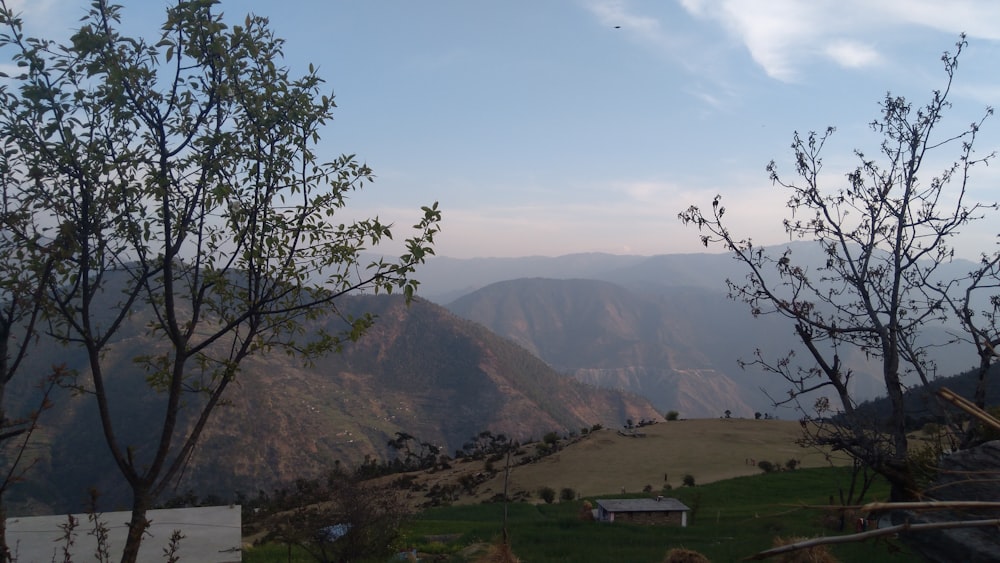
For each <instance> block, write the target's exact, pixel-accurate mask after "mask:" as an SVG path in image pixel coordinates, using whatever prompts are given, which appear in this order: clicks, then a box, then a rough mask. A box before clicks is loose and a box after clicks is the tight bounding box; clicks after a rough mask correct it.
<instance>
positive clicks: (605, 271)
mask: <svg viewBox="0 0 1000 563" xmlns="http://www.w3.org/2000/svg"><path fill="white" fill-rule="evenodd" d="M789 248H792V249H793V250H794V254H795V256H796V259H798V260H801V261H802V263H804V264H813V265H815V264H822V262H821V260H822V255H821V254H818V253H816V252H814V247H811V246H810V245H809V244H807V243H793V244H791V245H789ZM971 267H972V265H971V264H970V263H968V262H965V261H962V260H956V261H955V262H953V263H952V264H949V265H947V267H946V268H945V270H947V274H948V275H956V276H957V275H961V273H963V272H965V271H967V270H968V269H970V268H971ZM419 273H420V280H421V282H422V285H421V294H422V295H424V296H426V297H427V298H429V299H436V300H440V302H443V303H447V306H448V308H449V309H451V310H452V311H454V312H455V313H456V314H459V315H461V316H463V317H465V318H469V319H472V320H474V321H476V322H479V323H482V324H483V325H484V326H486V327H488V328H489V329H490V330H492V331H494V332H496V333H497V334H500V335H501V336H504V337H507V338H510V339H512V340H514V341H515V342H517V343H519V344H521V345H522V346H524V347H525V348H527V349H528V350H530V351H532V352H533V353H535V354H536V355H538V356H539V357H540V358H542V359H543V360H545V361H546V362H548V363H549V364H550V365H552V366H553V367H554V368H555V369H556V370H558V371H560V372H562V373H566V374H569V375H572V376H573V377H574V378H576V379H578V380H580V381H584V382H587V383H591V384H594V385H599V386H602V387H609V388H615V389H623V390H628V391H631V392H634V393H638V394H640V395H642V396H644V397H647V398H648V399H649V400H650V401H652V402H653V404H654V405H656V407H657V408H658V409H660V410H661V412H662V411H664V410H668V409H673V410H678V411H679V412H680V413H681V414H682V416H688V417H705V416H720V415H721V414H722V413H723V412H724V411H725V410H730V411H731V412H732V413H733V414H734V415H736V416H752V415H753V413H754V412H768V413H773V414H775V415H776V416H783V415H784V416H799V414H798V413H796V412H794V411H792V410H791V409H788V410H781V409H778V410H775V407H774V399H781V398H783V397H785V396H787V391H788V386H787V383H786V382H785V381H784V380H782V379H781V378H780V377H778V376H776V375H774V374H770V373H764V372H763V371H761V370H760V369H757V368H755V367H753V366H747V367H746V368H745V369H741V367H740V360H743V361H752V360H753V359H754V354H755V351H756V350H761V353H762V354H763V356H764V357H765V358H766V359H767V360H769V361H774V360H776V359H777V358H778V357H779V356H782V355H784V354H786V353H787V352H788V351H789V350H795V351H797V353H798V354H799V357H805V352H804V350H802V349H801V348H800V345H799V344H798V341H797V339H796V337H795V335H794V333H793V329H792V326H791V325H790V324H789V323H788V322H787V321H785V320H783V319H781V318H778V317H775V316H768V315H762V316H759V317H757V318H754V317H753V316H752V315H751V314H750V312H749V309H748V307H747V306H746V305H745V304H743V303H739V302H734V301H733V300H731V299H729V298H728V289H727V287H726V280H727V279H733V280H741V279H743V278H744V276H745V271H744V270H742V269H741V267H740V264H739V263H738V262H737V261H735V260H733V259H732V257H731V256H730V255H728V254H707V253H706V254H673V255H661V256H650V257H642V256H617V255H608V254H579V255H568V256H561V257H556V258H541V257H527V258H497V259H490V258H477V259H469V260H458V259H447V258H443V259H441V258H439V259H434V260H432V261H430V262H429V263H428V264H427V265H426V267H425V268H423V269H422V270H421V271H420V272H419ZM927 330H928V333H929V334H936V335H942V334H943V333H942V331H943V327H928V329H927ZM842 354H843V356H844V357H843V359H844V360H845V362H849V364H847V365H851V366H852V367H853V368H854V370H855V372H856V376H855V378H854V380H853V384H852V385H853V391H854V393H855V396H856V397H858V398H859V399H862V400H864V399H869V398H874V397H876V396H877V395H878V393H879V392H880V390H881V389H882V386H881V384H880V383H879V380H880V376H879V375H878V367H877V366H876V365H874V364H871V363H870V362H869V360H867V359H866V358H864V357H863V356H861V354H860V353H859V352H857V351H856V350H846V351H844V352H842ZM934 354H935V358H934V359H935V360H936V361H937V363H938V368H939V371H938V373H939V375H942V376H948V375H953V374H956V373H959V372H960V371H963V370H965V369H968V368H969V367H971V366H972V365H973V363H974V361H975V357H974V355H973V353H972V351H971V348H968V347H965V346H963V345H951V346H948V347H943V348H938V349H936V350H934Z"/></svg>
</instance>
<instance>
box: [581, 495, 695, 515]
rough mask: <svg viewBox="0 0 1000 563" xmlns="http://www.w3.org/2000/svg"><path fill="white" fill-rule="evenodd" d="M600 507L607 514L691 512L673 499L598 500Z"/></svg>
mask: <svg viewBox="0 0 1000 563" xmlns="http://www.w3.org/2000/svg"><path fill="white" fill-rule="evenodd" d="M597 506H600V507H601V508H603V509H604V510H606V511H608V512H684V511H688V510H691V509H690V508H688V507H687V506H686V505H685V504H684V503H683V502H681V501H679V500H677V499H675V498H666V497H658V499H657V498H623V499H600V500H598V501H597Z"/></svg>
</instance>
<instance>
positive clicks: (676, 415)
mask: <svg viewBox="0 0 1000 563" xmlns="http://www.w3.org/2000/svg"><path fill="white" fill-rule="evenodd" d="M680 416H681V413H679V412H677V411H667V416H666V417H664V418H666V419H667V420H677V419H678V418H680Z"/></svg>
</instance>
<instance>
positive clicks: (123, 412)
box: [8, 296, 658, 514]
mask: <svg viewBox="0 0 1000 563" xmlns="http://www.w3.org/2000/svg"><path fill="white" fill-rule="evenodd" d="M338 308H339V309H340V310H341V311H342V312H343V313H345V314H353V315H358V314H361V313H362V312H364V311H368V312H372V313H374V314H376V315H377V316H378V320H377V322H376V324H375V326H374V327H373V328H372V329H371V330H370V331H369V333H368V334H366V335H365V336H364V337H363V338H362V339H361V340H360V341H359V342H357V343H354V344H349V345H347V346H346V347H345V349H344V352H343V353H342V354H340V355H336V354H334V355H330V356H327V357H326V358H323V359H321V360H319V361H317V362H316V363H315V364H314V365H310V366H307V365H304V364H303V363H302V362H301V361H299V360H298V359H296V358H294V357H290V356H287V355H285V354H283V353H272V354H268V355H266V356H257V357H253V358H251V359H250V360H249V361H247V362H246V363H245V364H244V365H243V370H242V373H241V374H240V376H239V379H238V380H237V382H238V384H237V385H234V386H231V387H230V388H229V389H228V390H227V392H226V395H225V397H226V399H227V402H228V406H225V407H221V408H218V409H217V410H216V411H215V414H214V415H213V419H212V420H211V421H210V423H209V425H208V426H207V427H206V430H205V432H204V433H203V435H202V439H201V441H200V443H199V445H198V447H197V450H196V452H195V454H194V456H193V457H192V459H191V460H190V461H189V462H188V464H187V466H186V468H185V470H184V476H183V479H182V481H181V482H180V483H179V484H178V485H177V487H176V488H175V489H174V490H173V491H172V493H173V494H182V493H184V492H186V491H188V490H192V491H194V492H196V494H199V495H201V496H204V495H206V494H208V493H213V494H215V495H217V496H219V497H221V498H223V499H230V498H232V496H233V495H234V494H235V493H236V492H242V493H244V494H248V495H254V494H256V492H257V491H258V490H263V491H270V490H271V488H272V487H275V486H278V485H285V484H288V483H290V482H291V481H293V480H294V479H296V478H299V477H307V478H312V477H316V476H319V475H321V474H322V473H323V472H324V471H325V470H328V469H330V468H331V467H333V466H334V464H335V463H336V462H337V461H341V462H343V463H344V464H345V465H347V466H349V467H354V466H357V465H359V464H360V463H361V462H362V461H363V460H364V459H365V458H366V456H375V457H376V458H378V459H385V458H386V456H387V455H389V454H390V452H389V451H388V448H387V446H386V443H387V441H388V439H389V438H392V437H393V436H394V434H395V433H396V432H406V433H409V434H411V435H414V436H416V437H417V438H418V439H420V440H423V441H427V442H430V443H432V444H436V445H439V446H441V447H442V448H443V450H444V452H447V453H453V452H454V451H455V450H456V449H458V448H460V447H461V446H462V444H463V443H465V442H466V441H468V440H469V439H470V438H471V437H473V436H474V435H475V434H476V433H478V432H479V431H481V430H491V431H493V432H495V433H506V434H507V435H510V436H513V437H516V438H519V439H522V440H523V439H528V438H532V437H534V438H540V437H541V436H542V435H543V434H544V433H546V432H550V431H553V430H554V431H559V432H571V431H579V430H580V429H581V428H583V427H588V428H589V427H590V426H592V425H594V424H602V425H604V426H610V427H618V426H620V425H621V424H622V423H623V422H624V421H625V420H627V419H630V418H631V419H633V420H640V419H644V418H646V419H651V418H655V417H657V416H658V413H657V411H656V409H654V408H653V407H652V406H651V405H650V404H649V402H648V401H646V400H645V399H642V398H640V397H638V396H634V395H628V394H622V393H619V392H616V391H611V390H604V389H599V388H596V387H593V386H588V385H584V384H581V383H578V382H576V381H573V380H572V379H569V378H566V377H564V376H562V375H560V374H558V373H556V372H555V371H553V370H552V368H550V367H549V366H548V365H546V364H545V363H544V362H542V361H541V360H539V359H538V358H536V357H534V356H532V355H531V354H530V353H528V352H527V351H525V350H523V349H522V348H520V347H518V346H516V345H514V344H513V343H511V342H510V341H508V340H505V339H503V338H500V337H498V336H496V335H494V334H493V333H491V332H490V331H488V330H486V329H485V328H483V327H482V326H480V325H477V324H475V323H472V322H470V321H467V320H463V319H460V318H458V317H456V316H455V315H453V314H451V313H449V312H448V311H446V310H445V309H444V308H442V307H440V306H438V305H435V304H433V303H430V302H427V301H422V300H417V301H415V302H413V303H412V305H411V306H409V307H407V306H406V305H405V302H404V301H403V299H402V298H401V297H397V296H357V297H349V298H345V299H341V300H339V301H338ZM146 314H147V312H144V311H141V310H137V311H134V312H133V316H132V318H131V319H130V323H131V324H132V325H133V326H134V327H135V330H134V332H132V333H131V334H127V335H125V338H122V339H121V340H120V341H119V342H117V343H116V344H115V345H114V346H112V348H111V350H110V351H109V353H108V355H107V356H106V366H107V369H106V373H108V374H109V379H108V381H107V386H108V389H109V392H110V394H111V397H112V399H111V403H112V408H113V410H112V412H113V417H114V419H115V420H116V422H117V425H116V427H117V431H118V434H119V435H118V438H119V440H120V441H121V443H122V444H124V445H128V446H131V447H132V448H133V450H134V455H135V456H136V459H139V460H141V459H143V458H144V457H151V455H152V452H151V451H150V450H151V445H150V444H152V443H155V440H154V438H155V437H157V436H158V433H159V428H160V426H159V425H160V422H161V420H162V417H163V413H164V411H163V408H164V407H163V405H162V401H158V400H157V397H156V395H155V393H154V392H153V391H152V390H150V388H149V387H148V386H147V384H146V381H145V378H144V377H143V374H142V373H140V372H137V370H136V368H135V366H134V364H133V363H132V361H131V358H133V357H135V356H137V355H139V354H142V353H146V352H148V350H149V349H150V348H152V347H156V346H157V342H156V339H154V338H150V337H149V336H147V335H145V334H143V333H142V331H141V330H140V327H142V326H143V324H144V318H145V315H146ZM320 322H322V323H323V324H326V325H328V326H330V327H335V326H336V325H338V324H339V323H341V322H342V321H341V320H340V319H339V317H336V316H334V315H330V316H329V317H327V318H325V319H323V320H322V321H320ZM308 328H309V327H307V329H308ZM314 328H315V327H314ZM41 346H42V348H41V350H39V351H38V352H37V353H35V354H34V355H33V356H32V360H33V365H32V366H30V367H29V369H27V370H25V371H24V372H22V373H24V374H25V375H26V376H27V375H28V374H44V373H46V372H47V370H48V366H49V365H51V363H52V362H58V363H65V365H66V367H67V368H68V369H70V370H75V371H76V372H78V373H80V374H85V373H86V369H87V368H86V364H85V362H84V357H83V355H82V354H80V353H79V352H74V351H73V350H71V349H65V348H63V347H61V346H57V345H55V344H54V343H51V342H49V343H45V342H43V343H42V344H41ZM81 381H86V380H85V379H81ZM37 382H38V379H36V378H32V377H22V378H20V379H17V380H15V383H16V385H15V386H14V387H13V388H12V389H11V392H10V396H11V398H12V400H13V402H14V403H19V404H20V405H21V406H22V408H23V409H24V410H25V411H26V410H28V409H30V408H32V407H33V406H34V405H35V404H36V402H35V401H36V400H37V389H36V388H35V385H36V384H37ZM201 400H202V397H200V396H199V395H197V394H191V395H189V396H188V398H187V399H186V404H185V406H184V407H182V411H181V415H182V417H183V418H184V422H183V424H182V426H184V427H190V426H191V424H193V418H192V416H193V414H194V413H195V409H194V408H193V407H195V406H196V405H198V404H199V402H200V401H201ZM53 402H54V406H53V408H52V409H50V410H48V411H46V412H45V413H44V414H43V418H42V425H43V434H42V435H41V436H40V437H39V439H38V440H36V441H35V442H34V445H33V447H32V450H31V452H29V457H30V458H31V459H37V462H36V464H35V465H34V466H33V467H32V468H31V473H30V478H29V479H27V480H25V481H24V482H23V483H18V484H17V485H16V486H15V487H14V488H13V489H12V493H11V495H10V496H9V497H8V500H9V501H10V503H11V507H12V508H11V514H27V513H52V512H55V513H59V512H63V511H66V510H72V511H79V510H81V509H82V508H83V506H84V501H85V499H86V498H87V491H88V489H89V488H90V487H95V488H96V489H97V490H98V491H99V492H100V493H101V496H102V500H101V503H102V504H101V505H100V507H101V509H102V510H110V509H117V508H121V507H123V506H125V504H124V503H125V501H126V500H127V490H126V488H125V487H123V486H122V484H121V479H120V477H119V476H118V471H117V469H116V468H115V467H114V465H113V461H112V459H111V457H110V455H109V454H108V453H107V446H106V445H105V443H104V437H103V436H102V435H101V432H100V424H99V420H98V417H97V411H96V406H95V402H94V401H93V398H92V397H90V396H89V395H86V394H84V395H82V396H71V393H69V392H68V391H62V392H59V393H57V395H56V397H54V401H53ZM176 446H177V444H175V447H176ZM167 496H171V495H170V494H168V495H167Z"/></svg>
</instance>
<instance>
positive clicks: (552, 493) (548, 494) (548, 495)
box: [538, 487, 556, 504]
mask: <svg viewBox="0 0 1000 563" xmlns="http://www.w3.org/2000/svg"><path fill="white" fill-rule="evenodd" d="M538 497H539V498H541V499H542V500H544V501H545V504H552V502H553V501H555V500H556V490H555V489H553V488H552V487H542V488H541V489H538Z"/></svg>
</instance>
